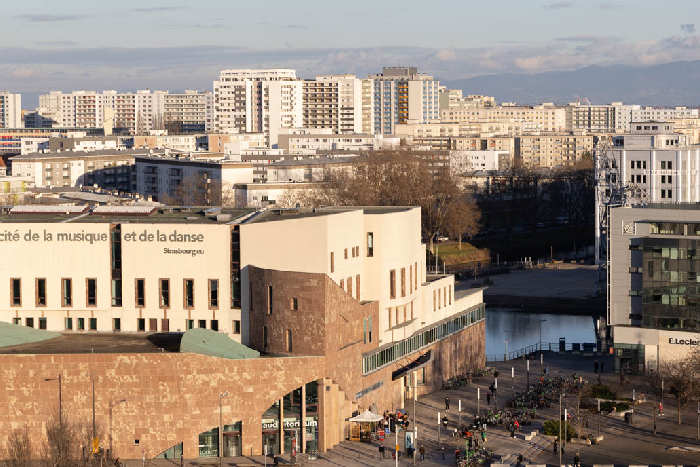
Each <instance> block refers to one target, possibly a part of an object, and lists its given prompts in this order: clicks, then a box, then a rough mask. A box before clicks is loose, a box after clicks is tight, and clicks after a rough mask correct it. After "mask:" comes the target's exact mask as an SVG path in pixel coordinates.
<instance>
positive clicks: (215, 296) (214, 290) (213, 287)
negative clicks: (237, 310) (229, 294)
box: [209, 279, 219, 309]
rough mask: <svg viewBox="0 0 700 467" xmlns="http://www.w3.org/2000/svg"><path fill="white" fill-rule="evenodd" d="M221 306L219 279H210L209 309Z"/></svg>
mask: <svg viewBox="0 0 700 467" xmlns="http://www.w3.org/2000/svg"><path fill="white" fill-rule="evenodd" d="M214 308H219V280H218V279H209V309H214Z"/></svg>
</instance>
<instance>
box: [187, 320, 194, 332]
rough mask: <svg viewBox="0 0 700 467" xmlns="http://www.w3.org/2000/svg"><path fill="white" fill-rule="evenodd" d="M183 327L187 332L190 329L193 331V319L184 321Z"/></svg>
mask: <svg viewBox="0 0 700 467" xmlns="http://www.w3.org/2000/svg"><path fill="white" fill-rule="evenodd" d="M185 327H186V328H187V330H188V331H189V330H190V329H194V320H193V319H187V320H185Z"/></svg>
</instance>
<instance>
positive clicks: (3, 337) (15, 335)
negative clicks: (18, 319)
mask: <svg viewBox="0 0 700 467" xmlns="http://www.w3.org/2000/svg"><path fill="white" fill-rule="evenodd" d="M60 335H61V334H60V333H58V332H49V331H41V330H39V329H34V328H30V327H27V326H22V325H20V324H11V323H5V322H2V321H0V347H9V346H11V345H22V344H31V343H33V342H41V341H45V340H47V339H53V338H54V337H58V336H60Z"/></svg>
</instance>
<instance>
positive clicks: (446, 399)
mask: <svg viewBox="0 0 700 467" xmlns="http://www.w3.org/2000/svg"><path fill="white" fill-rule="evenodd" d="M445 410H450V398H449V397H445Z"/></svg>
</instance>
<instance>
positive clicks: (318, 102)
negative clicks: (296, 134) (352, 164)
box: [303, 74, 363, 133]
mask: <svg viewBox="0 0 700 467" xmlns="http://www.w3.org/2000/svg"><path fill="white" fill-rule="evenodd" d="M303 96H304V107H303V109H304V127H305V128H330V129H331V130H332V131H333V132H334V133H362V115H363V113H362V80H361V79H358V78H357V77H356V76H355V75H351V74H345V75H324V76H317V77H316V79H315V80H307V81H304V95H303Z"/></svg>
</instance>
